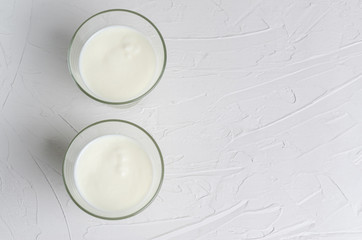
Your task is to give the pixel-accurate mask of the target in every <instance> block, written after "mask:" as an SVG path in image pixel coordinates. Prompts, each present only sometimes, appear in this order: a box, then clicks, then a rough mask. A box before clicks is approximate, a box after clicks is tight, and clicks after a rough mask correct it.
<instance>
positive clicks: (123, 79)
mask: <svg viewBox="0 0 362 240" xmlns="http://www.w3.org/2000/svg"><path fill="white" fill-rule="evenodd" d="M156 67H157V59H156V54H155V51H154V49H153V47H152V45H151V43H150V41H149V40H148V39H147V38H146V37H145V36H144V35H143V34H142V33H140V32H138V31H136V30H134V29H132V28H129V27H125V26H111V27H106V28H104V29H102V30H99V31H98V32H96V33H95V34H93V36H91V37H90V38H89V39H88V40H87V42H86V43H85V44H84V46H83V48H82V50H81V54H80V60H79V69H80V73H81V76H82V78H83V80H84V82H85V84H86V85H87V87H88V88H89V89H90V90H91V91H92V92H93V94H94V95H95V96H96V97H98V98H101V99H103V100H106V101H111V102H122V101H127V100H131V99H135V98H137V97H139V96H141V95H142V94H143V93H145V92H146V91H147V90H148V89H149V88H150V86H151V85H152V84H153V83H154V82H155V81H156V76H155V72H156Z"/></svg>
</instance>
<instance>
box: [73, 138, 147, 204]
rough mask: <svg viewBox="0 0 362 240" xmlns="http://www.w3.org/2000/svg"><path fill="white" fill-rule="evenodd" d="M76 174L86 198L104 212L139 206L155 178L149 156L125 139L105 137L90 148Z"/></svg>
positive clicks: (86, 148)
mask: <svg viewBox="0 0 362 240" xmlns="http://www.w3.org/2000/svg"><path fill="white" fill-rule="evenodd" d="M74 174H75V180H76V185H77V188H78V190H79V192H80V193H81V195H82V196H83V198H84V199H85V200H86V201H87V202H88V203H90V204H91V205H93V206H94V207H96V208H98V209H100V210H103V211H122V210H126V209H129V208H132V207H135V206H137V205H138V204H139V203H141V202H142V200H143V199H144V198H145V196H146V195H147V193H148V192H149V190H150V187H151V183H152V177H153V176H152V175H153V172H152V163H151V161H150V159H149V156H148V155H147V153H146V152H145V151H144V150H143V149H142V147H141V146H140V145H139V144H138V143H137V142H136V141H135V140H133V139H131V138H129V137H125V136H122V135H106V136H103V137H99V138H97V139H95V140H93V141H92V142H90V143H89V144H87V145H86V146H85V147H84V149H83V150H82V152H81V153H80V154H79V157H78V159H77V162H76V166H75V171H74Z"/></svg>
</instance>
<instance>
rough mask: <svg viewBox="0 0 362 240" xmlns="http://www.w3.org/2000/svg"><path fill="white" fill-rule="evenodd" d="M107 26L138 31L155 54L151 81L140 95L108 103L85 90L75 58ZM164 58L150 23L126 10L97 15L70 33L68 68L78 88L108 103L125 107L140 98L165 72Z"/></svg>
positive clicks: (157, 33) (161, 42) (161, 44)
mask: <svg viewBox="0 0 362 240" xmlns="http://www.w3.org/2000/svg"><path fill="white" fill-rule="evenodd" d="M109 26H126V27H130V28H133V29H135V30H137V31H139V32H140V33H142V34H143V35H144V36H145V37H146V38H147V39H148V40H149V41H150V43H151V45H152V47H153V49H154V51H155V55H156V61H157V64H156V73H155V77H154V79H153V81H151V83H150V84H149V86H148V87H147V88H146V89H145V90H144V92H143V93H141V95H139V96H137V97H135V98H133V99H130V100H127V101H122V102H110V101H108V100H105V99H102V98H100V97H98V96H95V95H94V93H93V92H92V91H91V90H90V89H89V88H88V87H87V85H86V84H85V82H84V80H83V78H82V76H81V74H80V69H79V57H80V53H81V51H82V48H83V46H84V44H85V43H86V42H87V40H88V39H89V38H90V37H91V36H92V35H93V34H94V33H96V32H98V31H99V30H101V29H103V28H105V27H109ZM166 58H167V55H166V46H165V42H164V40H163V37H162V35H161V33H160V31H159V30H158V29H157V28H156V26H155V25H154V24H153V23H152V22H151V21H150V20H148V19H147V18H146V17H144V16H142V15H141V14H139V13H136V12H133V11H130V10H125V9H111V10H107V11H103V12H100V13H97V14H95V15H93V16H92V17H90V18H88V19H87V20H86V21H85V22H84V23H82V25H80V27H79V28H78V29H77V31H76V32H75V33H74V36H73V38H72V40H71V44H70V47H69V51H68V68H69V71H70V73H71V75H72V77H73V79H74V81H75V82H76V83H77V85H78V86H79V88H80V89H81V90H82V91H83V92H84V93H85V94H86V95H88V96H89V97H91V98H93V99H94V100H97V101H99V102H103V103H108V104H127V103H131V102H134V101H137V100H139V99H141V98H142V97H144V96H145V95H146V94H148V93H149V92H150V91H151V90H152V89H153V88H154V87H155V86H156V85H157V83H158V82H159V81H160V79H161V77H162V75H163V72H164V70H165V67H166Z"/></svg>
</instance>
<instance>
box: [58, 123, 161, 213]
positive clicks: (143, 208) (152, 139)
mask: <svg viewBox="0 0 362 240" xmlns="http://www.w3.org/2000/svg"><path fill="white" fill-rule="evenodd" d="M106 122H121V123H126V124H129V125H131V126H134V127H136V128H138V129H139V130H141V131H142V132H144V133H145V134H146V135H147V136H148V137H149V138H150V139H151V141H152V142H153V144H154V146H155V147H156V149H157V151H158V154H159V156H160V162H161V178H160V182H159V183H158V187H157V190H156V192H155V193H154V194H153V196H152V198H151V199H150V200H149V201H148V202H147V203H146V204H145V205H144V206H142V207H141V208H140V209H138V210H137V211H135V212H133V213H130V214H128V215H125V216H121V217H105V216H100V215H97V214H94V213H92V212H90V211H88V210H87V209H85V208H84V207H83V206H81V204H79V203H78V202H77V201H76V200H75V199H74V198H73V195H72V194H71V193H70V190H69V188H68V185H67V182H66V180H65V174H64V169H65V167H64V166H65V162H66V158H67V154H68V151H69V148H70V147H71V146H72V144H73V142H74V140H75V139H76V138H77V137H78V136H79V135H80V134H81V133H82V132H84V131H86V130H87V129H90V128H92V127H94V126H96V125H99V124H102V123H106ZM62 167H63V169H62V177H63V182H64V185H65V189H66V190H67V193H68V195H69V196H70V198H71V199H72V201H73V202H74V203H75V205H77V206H78V207H79V208H80V209H81V210H83V211H84V212H86V213H88V214H89V215H91V216H93V217H97V218H100V219H104V220H121V219H126V218H130V217H133V216H135V215H137V214H139V213H140V212H142V211H143V210H145V209H146V208H147V207H148V206H149V205H150V204H151V203H152V202H153V201H154V200H155V198H156V196H157V195H158V193H159V192H160V190H161V186H162V183H163V179H164V175H165V167H164V162H163V157H162V153H161V150H160V147H159V146H158V144H157V142H156V141H155V139H154V138H153V137H152V136H151V134H149V133H148V132H147V131H146V130H145V129H143V128H142V127H140V126H138V125H137V124H135V123H132V122H129V121H126V120H121V119H107V120H101V121H98V122H95V123H92V124H90V125H88V126H87V127H85V128H83V129H82V130H81V131H80V132H79V133H77V135H75V137H74V138H73V139H72V141H71V142H70V144H69V146H68V148H67V151H66V153H65V156H64V160H63V166H62Z"/></svg>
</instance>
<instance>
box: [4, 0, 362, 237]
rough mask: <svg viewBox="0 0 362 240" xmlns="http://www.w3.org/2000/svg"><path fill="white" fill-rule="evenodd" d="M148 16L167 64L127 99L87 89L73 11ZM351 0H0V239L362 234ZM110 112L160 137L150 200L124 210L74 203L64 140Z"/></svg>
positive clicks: (361, 55) (355, 13)
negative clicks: (76, 71) (142, 207)
mask: <svg viewBox="0 0 362 240" xmlns="http://www.w3.org/2000/svg"><path fill="white" fill-rule="evenodd" d="M110 8H127V9H131V10H135V11H138V12H140V13H142V14H144V15H145V16H147V17H149V18H150V19H151V20H152V21H153V22H154V23H155V24H156V25H157V26H158V27H159V29H160V31H161V32H162V33H163V35H164V37H165V40H166V44H167V48H168V64H167V69H166V72H165V75H164V77H163V79H162V80H161V82H160V84H159V85H158V86H157V87H156V89H155V90H154V91H153V92H152V93H151V94H150V95H148V96H147V97H146V98H144V99H143V100H142V101H141V102H139V103H138V104H137V105H135V106H133V107H131V108H116V107H112V106H107V105H104V104H101V103H97V102H95V101H93V100H91V99H89V98H88V97H86V96H85V95H84V94H83V93H82V92H81V91H80V90H79V89H78V88H77V87H76V85H75V83H74V82H73V80H72V79H71V77H70V75H69V73H68V69H67V65H66V50H67V47H68V44H69V40H70V38H71V36H72V34H73V33H74V31H75V30H76V28H77V27H78V26H79V25H80V24H81V22H82V21H83V20H85V19H86V18H88V17H89V16H91V15H92V14H95V13H96V12H99V11H102V10H105V9H110ZM361 74H362V2H361V1H356V0H345V1H334V0H330V1H328V0H318V1H309V0H300V1H290V0H278V1H277V0H275V1H271V0H264V1H261V0H243V1H236V0H235V1H231V0H200V1H192V0H189V1H184V0H160V1H130V0H127V1H121V0H113V1H111V0H107V1H95V0H93V1H89V0H77V1H73V0H61V1H60V0H52V1H48V0H34V1H29V0H0V239H1V240H7V239H17V240H18V239H19V240H23V239H39V240H41V239H43V240H48V239H73V240H76V239H89V240H91V239H94V240H95V239H182V240H185V239H186V240H187V239H196V238H197V239H201V240H208V239H220V240H228V239H263V240H264V239H268V240H280V239H284V240H309V239H313V240H361V239H362V125H361V123H362V76H361ZM107 118H120V119H125V120H129V121H133V122H135V123H137V124H139V125H141V126H142V127H144V128H145V129H146V130H148V131H149V132H150V133H151V134H152V135H153V136H154V138H155V139H156V141H158V142H159V144H160V147H161V150H162V152H163V155H164V157H165V164H166V175H165V181H164V184H163V187H162V190H161V192H160V194H159V196H158V197H157V199H156V200H155V202H154V203H153V204H152V205H151V206H150V207H149V208H148V209H147V210H146V211H144V212H142V213H141V214H139V215H137V216H136V217H133V218H131V219H127V220H122V221H103V220H100V219H96V218H93V217H91V216H88V215H87V214H86V213H84V212H82V211H81V210H79V209H78V208H77V207H76V206H75V204H74V203H73V202H72V201H71V200H70V198H69V196H68V195H67V193H66V190H65V187H64V184H63V180H62V176H61V174H62V173H61V170H62V169H61V168H62V161H63V157H64V154H65V151H66V148H67V146H68V144H69V143H70V141H71V139H72V138H73V137H74V136H75V134H76V133H77V132H78V131H80V130H81V129H82V128H84V127H85V126H87V125H89V124H91V123H93V122H95V121H99V120H103V119H107Z"/></svg>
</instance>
